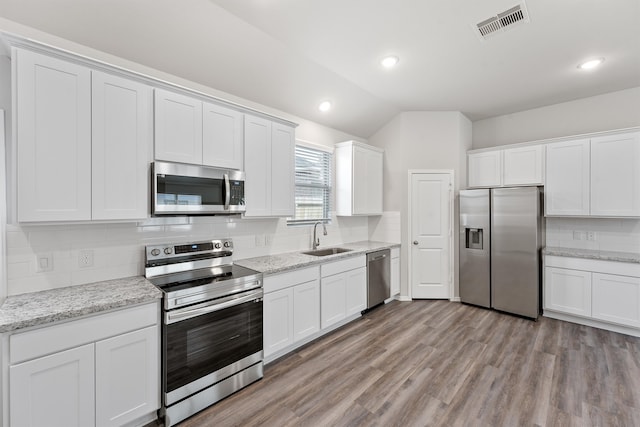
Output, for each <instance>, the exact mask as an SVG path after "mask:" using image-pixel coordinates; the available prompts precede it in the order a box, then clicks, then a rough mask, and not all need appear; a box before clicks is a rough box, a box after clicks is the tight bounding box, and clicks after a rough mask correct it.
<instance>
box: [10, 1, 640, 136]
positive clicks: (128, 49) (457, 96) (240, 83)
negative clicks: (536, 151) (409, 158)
mask: <svg viewBox="0 0 640 427" xmlns="http://www.w3.org/2000/svg"><path fill="white" fill-rule="evenodd" d="M516 5H521V6H523V7H524V10H525V11H526V12H527V16H528V19H526V20H524V21H522V22H519V23H517V24H513V25H511V26H509V27H507V29H506V30H501V31H499V32H497V33H495V34H493V35H491V36H490V37H488V38H486V39H483V38H482V37H481V36H480V35H479V32H478V31H477V26H476V24H477V23H479V22H481V21H484V20H486V19H488V18H490V17H491V16H495V15H496V14H498V13H500V12H503V11H505V10H507V9H510V8H511V7H513V6H516ZM0 16H1V17H3V18H6V19H9V20H12V21H15V22H18V23H20V24H23V25H27V26H30V27H33V28H36V29H39V30H42V31H44V32H47V33H50V34H53V35H56V36H59V37H63V38H66V39H69V40H71V41H74V42H76V43H80V44H83V45H86V46H89V47H92V48H95V49H98V50H101V51H104V52H107V53H110V54H113V55H116V56H119V57H122V58H125V59H128V60H131V61H135V62H138V63H140V64H143V65H146V66H149V67H152V68H156V69H159V70H162V71H165V72H168V73H171V74H174V75H176V76H179V77H182V78H185V79H189V80H192V81H194V82H197V83H200V84H203V85H206V86H209V87H212V88H215V89H218V90H222V91H225V92H228V93H231V94H234V95H236V96H240V97H243V98H246V99H249V100H252V101H255V102H259V103H262V104H265V105H268V106H270V107H274V108H277V109H280V110H282V111H286V112H288V113H291V114H294V115H297V116H300V117H303V118H306V119H309V120H313V121H316V122H319V123H322V124H325V125H327V126H330V127H333V128H336V129H340V130H342V131H345V132H348V133H351V134H354V135H357V136H360V137H364V138H366V137H368V136H370V135H372V134H373V133H374V132H375V131H376V130H377V129H378V128H380V127H381V126H382V125H384V124H385V123H386V122H387V121H388V120H390V119H391V118H392V117H393V116H394V115H396V114H397V113H398V112H400V111H416V110H426V111H451V110H455V111H461V112H463V113H464V114H465V115H467V116H468V117H469V118H470V119H471V120H478V119H482V118H487V117H492V116H496V115H502V114H508V113H512V112H516V111H522V110H526V109H530V108H535V107H539V106H544V105H549V104H555V103H558V102H563V101H569V100H573V99H577V98H582V97H587V96H593V95H598V94H602V93H606V92H612V91H616V90H622V89H626V88H631V87H637V86H640V24H639V22H640V1H639V0H616V1H603V0H562V1H558V0H528V1H527V2H526V3H524V2H518V1H517V0H483V1H470V0H447V1H441V0H376V1H371V0H323V1H317V0H315V1H314V0H242V1H239V0H184V1H175V0H109V1H105V0H65V1H51V0H0ZM386 55H395V56H398V57H399V58H400V62H399V63H398V64H397V66H396V67H394V68H393V69H385V68H383V67H382V66H381V65H380V60H381V59H382V58H383V57H385V56H386ZM598 57H604V58H605V62H604V63H603V65H602V66H601V67H600V68H599V69H598V70H593V71H584V70H579V69H578V68H577V65H578V64H579V63H580V62H582V61H584V60H586V59H590V58H598ZM324 100H329V101H331V103H332V105H333V108H332V109H331V110H330V111H328V112H325V113H322V112H320V111H318V109H317V106H318V104H319V103H320V102H321V101H324Z"/></svg>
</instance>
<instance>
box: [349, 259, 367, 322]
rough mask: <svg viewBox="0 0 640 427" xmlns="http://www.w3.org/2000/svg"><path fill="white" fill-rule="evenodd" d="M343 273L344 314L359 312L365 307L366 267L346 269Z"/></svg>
mask: <svg viewBox="0 0 640 427" xmlns="http://www.w3.org/2000/svg"><path fill="white" fill-rule="evenodd" d="M344 275H345V315H346V316H351V315H352V314H357V313H360V312H361V311H362V310H364V309H365V308H367V268H366V267H361V268H357V269H355V270H351V271H347V272H346V273H344Z"/></svg>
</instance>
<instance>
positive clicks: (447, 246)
mask: <svg viewBox="0 0 640 427" xmlns="http://www.w3.org/2000/svg"><path fill="white" fill-rule="evenodd" d="M452 181H453V177H452V173H450V172H445V173H422V172H416V173H411V188H410V191H411V192H410V198H411V199H410V206H411V208H410V212H409V215H410V218H409V224H410V230H409V233H410V236H409V237H410V239H411V242H410V243H411V244H410V248H411V249H410V251H411V254H410V257H411V264H410V269H411V271H410V272H409V277H410V278H411V297H412V298H426V299H431V298H446V299H448V298H450V297H451V286H452V285H451V282H452V269H451V267H452V265H453V259H452V251H451V245H452V242H451V238H452V234H451V227H452V223H453V218H452V215H453V212H452V206H451V205H452Z"/></svg>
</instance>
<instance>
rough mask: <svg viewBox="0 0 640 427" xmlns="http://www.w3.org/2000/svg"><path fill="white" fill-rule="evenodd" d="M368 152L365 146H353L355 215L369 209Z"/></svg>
mask: <svg viewBox="0 0 640 427" xmlns="http://www.w3.org/2000/svg"><path fill="white" fill-rule="evenodd" d="M368 154H369V151H368V150H367V149H365V148H362V147H357V146H355V147H353V159H352V162H353V163H352V164H353V170H352V171H351V175H352V179H353V189H352V190H351V194H352V197H353V199H352V200H351V203H352V209H351V211H352V213H353V215H366V214H367V213H368V212H367V211H368V209H369V196H368V192H369V177H368V176H367V171H368Z"/></svg>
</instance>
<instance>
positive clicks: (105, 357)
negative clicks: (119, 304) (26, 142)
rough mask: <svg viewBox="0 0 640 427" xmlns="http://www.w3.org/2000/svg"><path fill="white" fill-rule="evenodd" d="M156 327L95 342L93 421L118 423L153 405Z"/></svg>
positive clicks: (156, 383)
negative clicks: (94, 409)
mask: <svg viewBox="0 0 640 427" xmlns="http://www.w3.org/2000/svg"><path fill="white" fill-rule="evenodd" d="M158 343H159V341H158V327H157V326H150V327H148V328H144V329H140V330H138V331H134V332H129V333H127V334H124V335H120V336H116V337H113V338H109V339H106V340H102V341H98V342H97V343H96V344H95V345H96V350H95V351H96V366H95V369H96V425H98V426H120V425H122V424H124V423H126V422H127V421H130V420H135V419H136V418H138V417H141V416H143V415H145V414H149V413H151V412H153V411H155V410H156V409H157V402H158V391H159V390H160V382H159V380H160V378H159V376H158V366H159V365H158V364H157V362H158Z"/></svg>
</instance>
